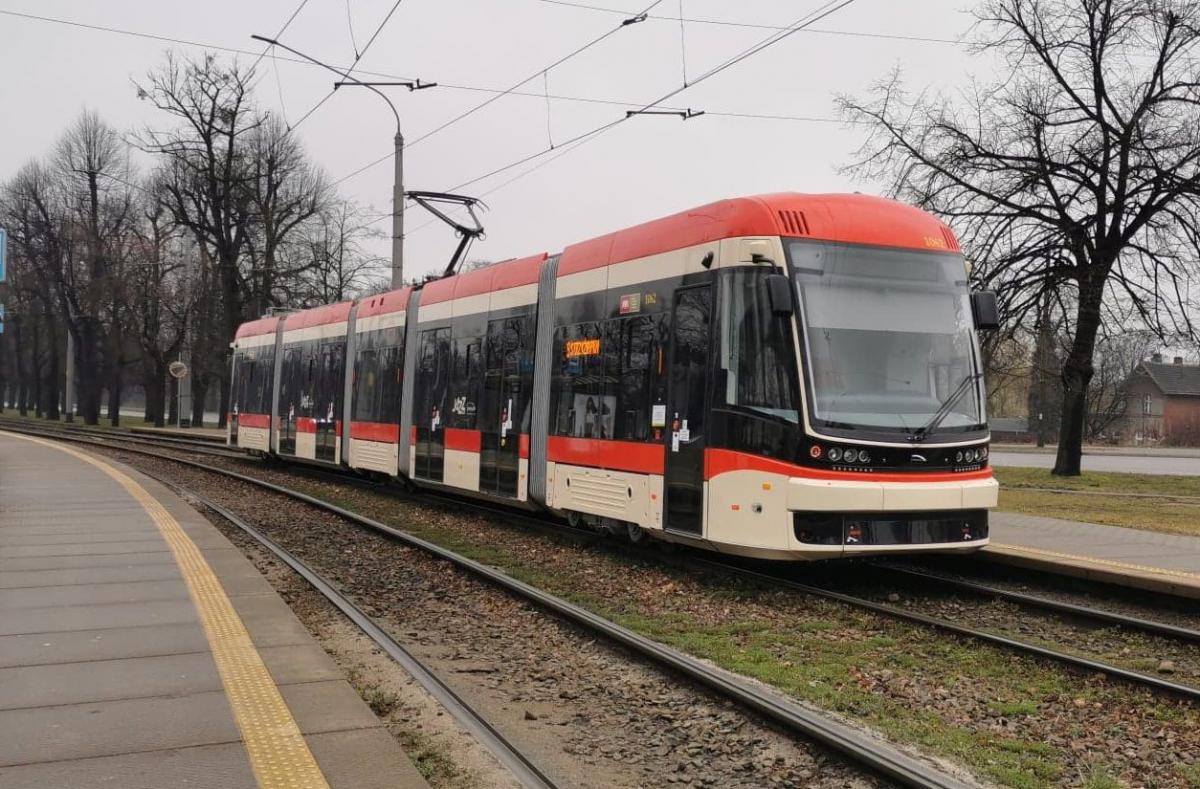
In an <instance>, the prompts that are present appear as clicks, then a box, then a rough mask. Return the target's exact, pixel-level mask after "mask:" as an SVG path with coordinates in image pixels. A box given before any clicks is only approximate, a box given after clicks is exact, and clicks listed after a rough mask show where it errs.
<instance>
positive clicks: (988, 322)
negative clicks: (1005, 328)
mask: <svg viewBox="0 0 1200 789" xmlns="http://www.w3.org/2000/svg"><path fill="white" fill-rule="evenodd" d="M971 315H972V316H973V317H974V318H975V328H976V329H978V330H979V331H995V330H996V329H999V328H1000V306H999V305H998V304H997V303H996V292H995V291H992V290H977V291H974V292H973V293H972V294H971Z"/></svg>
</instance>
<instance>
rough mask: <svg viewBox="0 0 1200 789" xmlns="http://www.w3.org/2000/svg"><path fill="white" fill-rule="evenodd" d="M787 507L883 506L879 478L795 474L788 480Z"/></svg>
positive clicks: (878, 507)
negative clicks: (835, 478) (837, 478)
mask: <svg viewBox="0 0 1200 789" xmlns="http://www.w3.org/2000/svg"><path fill="white" fill-rule="evenodd" d="M787 498H788V508H789V509H793V510H815V511H818V512H827V511H831V510H847V511H854V510H882V509H883V486H882V485H880V484H879V483H878V482H841V481H836V482H835V481H831V480H823V479H805V478H802V477H793V478H792V479H790V480H788V497H787Z"/></svg>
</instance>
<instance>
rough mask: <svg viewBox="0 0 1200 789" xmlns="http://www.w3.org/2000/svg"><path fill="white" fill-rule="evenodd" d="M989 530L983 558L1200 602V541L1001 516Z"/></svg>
mask: <svg viewBox="0 0 1200 789" xmlns="http://www.w3.org/2000/svg"><path fill="white" fill-rule="evenodd" d="M989 524H990V529H991V538H992V539H991V544H990V545H989V546H988V547H987V548H984V549H983V551H982V552H981V554H980V555H982V556H983V557H984V558H987V559H992V560H995V561H1001V562H1007V563H1009V564H1015V565H1020V566H1023V567H1030V568H1033V569H1038V570H1047V571H1049V572H1054V573H1059V574H1061V575H1071V576H1076V577H1080V578H1091V579H1093V580H1097V581H1105V582H1107V583H1113V584H1118V585H1121V586H1128V587H1132V588H1136V589H1145V590H1148V591H1153V592H1163V593H1165V594H1171V595H1176V596H1178V597H1191V598H1197V599H1200V537H1188V536H1186V535H1178V534H1163V533H1162V532H1154V531H1146V530H1143V529H1129V528H1124V527H1121V526H1105V525H1101V524H1098V523H1081V522H1079V521H1069V520H1062V519H1059V518H1049V517H1041V516H1037V515H1026V514H1022V513H1016V512H1002V511H993V512H992V513H991V516H990V518H989Z"/></svg>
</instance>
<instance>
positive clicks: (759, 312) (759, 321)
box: [717, 267, 799, 422]
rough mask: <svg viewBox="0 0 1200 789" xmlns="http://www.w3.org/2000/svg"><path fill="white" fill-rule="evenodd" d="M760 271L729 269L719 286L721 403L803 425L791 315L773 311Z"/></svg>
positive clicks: (765, 274) (764, 271) (767, 272)
mask: <svg viewBox="0 0 1200 789" xmlns="http://www.w3.org/2000/svg"><path fill="white" fill-rule="evenodd" d="M772 273H773V272H772V271H770V270H768V269H760V268H749V267H747V268H734V269H729V270H728V271H727V272H726V273H725V276H724V279H723V280H722V282H721V295H720V308H719V309H720V326H721V343H720V357H719V360H718V364H717V376H718V389H719V390H720V391H718V394H717V397H718V400H722V399H723V401H724V403H725V405H728V406H733V407H736V408H741V409H746V410H750V411H753V412H757V413H759V414H763V415H766V416H772V417H776V418H780V419H786V420H787V421H789V422H798V421H799V374H798V372H797V368H796V351H795V344H794V343H793V341H792V320H791V316H789V315H785V314H780V313H778V312H776V311H775V310H773V309H772V306H771V299H770V294H769V292H768V290H767V287H766V283H767V279H766V278H767V277H768V276H770V275H771V274H772Z"/></svg>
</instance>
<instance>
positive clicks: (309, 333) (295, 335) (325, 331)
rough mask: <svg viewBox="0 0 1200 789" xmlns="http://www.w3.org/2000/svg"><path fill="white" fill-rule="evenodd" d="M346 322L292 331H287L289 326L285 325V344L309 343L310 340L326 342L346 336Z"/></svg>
mask: <svg viewBox="0 0 1200 789" xmlns="http://www.w3.org/2000/svg"><path fill="white" fill-rule="evenodd" d="M346 325H347V323H346V321H341V322H340V323H327V324H325V325H324V326H308V327H306V328H303V329H292V330H291V331H287V324H286V323H285V324H284V332H283V344H284V345H287V344H288V343H293V342H307V341H308V340H324V339H329V338H333V337H345V336H346Z"/></svg>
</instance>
